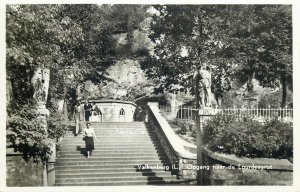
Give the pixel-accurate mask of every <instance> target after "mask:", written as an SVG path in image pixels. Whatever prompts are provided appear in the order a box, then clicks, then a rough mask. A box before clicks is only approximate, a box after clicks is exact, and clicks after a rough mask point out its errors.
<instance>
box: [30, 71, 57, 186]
mask: <svg viewBox="0 0 300 192" xmlns="http://www.w3.org/2000/svg"><path fill="white" fill-rule="evenodd" d="M49 81H50V70H49V69H47V68H38V69H37V70H36V71H35V73H34V75H33V77H32V79H31V83H32V86H33V89H34V93H33V100H34V101H35V102H36V106H35V109H36V110H35V111H36V115H37V119H38V120H39V121H40V124H41V127H43V128H44V129H45V130H47V128H48V125H47V119H48V118H49V115H50V113H49V110H48V109H47V108H46V101H47V97H48V89H49ZM49 147H50V149H51V155H50V157H49V159H48V161H47V162H46V164H45V165H44V171H43V172H44V174H43V177H44V179H43V185H44V186H51V185H54V184H55V171H54V170H55V169H54V162H55V158H56V148H55V142H54V141H53V142H52V144H51V146H49Z"/></svg>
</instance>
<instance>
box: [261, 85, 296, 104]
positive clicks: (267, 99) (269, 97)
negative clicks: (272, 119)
mask: <svg viewBox="0 0 300 192" xmlns="http://www.w3.org/2000/svg"><path fill="white" fill-rule="evenodd" d="M281 100H282V89H280V90H278V91H276V92H272V93H267V94H264V95H262V96H261V98H260V100H259V102H258V107H259V108H268V106H270V107H271V108H280V107H281ZM292 102H293V94H292V93H290V92H289V91H288V92H287V104H289V103H292Z"/></svg>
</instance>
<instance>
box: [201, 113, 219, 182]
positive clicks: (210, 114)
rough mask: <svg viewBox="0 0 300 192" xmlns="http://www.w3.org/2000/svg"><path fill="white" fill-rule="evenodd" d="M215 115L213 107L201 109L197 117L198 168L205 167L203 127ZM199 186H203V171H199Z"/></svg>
mask: <svg viewBox="0 0 300 192" xmlns="http://www.w3.org/2000/svg"><path fill="white" fill-rule="evenodd" d="M214 114H215V110H214V109H212V108H211V107H204V108H202V109H199V113H198V116H197V117H196V134H197V137H196V144H197V166H206V165H204V159H203V125H204V123H205V121H206V120H207V119H208V118H211V117H212V116H213V115H214ZM197 184H198V185H203V184H204V183H203V170H202V169H199V170H197Z"/></svg>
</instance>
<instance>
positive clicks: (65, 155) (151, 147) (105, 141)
mask: <svg viewBox="0 0 300 192" xmlns="http://www.w3.org/2000/svg"><path fill="white" fill-rule="evenodd" d="M92 126H93V127H94V130H95V132H96V135H97V138H98V142H95V150H94V151H93V153H92V156H91V157H90V158H86V156H85V149H84V148H85V144H84V141H83V140H82V135H78V136H76V137H75V136H74V134H73V133H72V132H68V133H67V135H66V136H65V137H64V139H63V140H62V147H61V150H60V151H59V152H58V157H57V159H56V163H55V167H56V176H55V183H56V184H55V185H57V186H85V185H89V186H101V185H149V184H150V185H170V184H179V183H180V180H177V178H176V175H172V171H171V165H170V162H169V160H168V158H167V156H166V155H165V154H164V152H163V150H162V148H161V146H160V145H159V142H158V140H157V138H156V137H155V133H154V132H152V131H150V129H149V128H148V127H147V126H146V125H145V124H144V122H130V123H129V122H122V123H121V122H116V123H113V122H103V123H93V125H92ZM147 165H148V167H146V166H147ZM167 167H169V170H166V169H167ZM143 168H144V169H143Z"/></svg>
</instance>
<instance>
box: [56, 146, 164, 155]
mask: <svg viewBox="0 0 300 192" xmlns="http://www.w3.org/2000/svg"><path fill="white" fill-rule="evenodd" d="M72 149H73V150H72ZM84 150H85V149H84V148H82V149H76V148H66V149H61V150H60V151H58V152H57V153H58V154H78V153H80V152H81V151H84ZM93 153H100V154H134V153H164V151H163V150H162V148H153V147H148V148H136V147H135V148H129V149H128V148H113V150H112V149H111V148H103V147H102V148H100V149H99V148H96V149H94V150H93Z"/></svg>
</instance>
